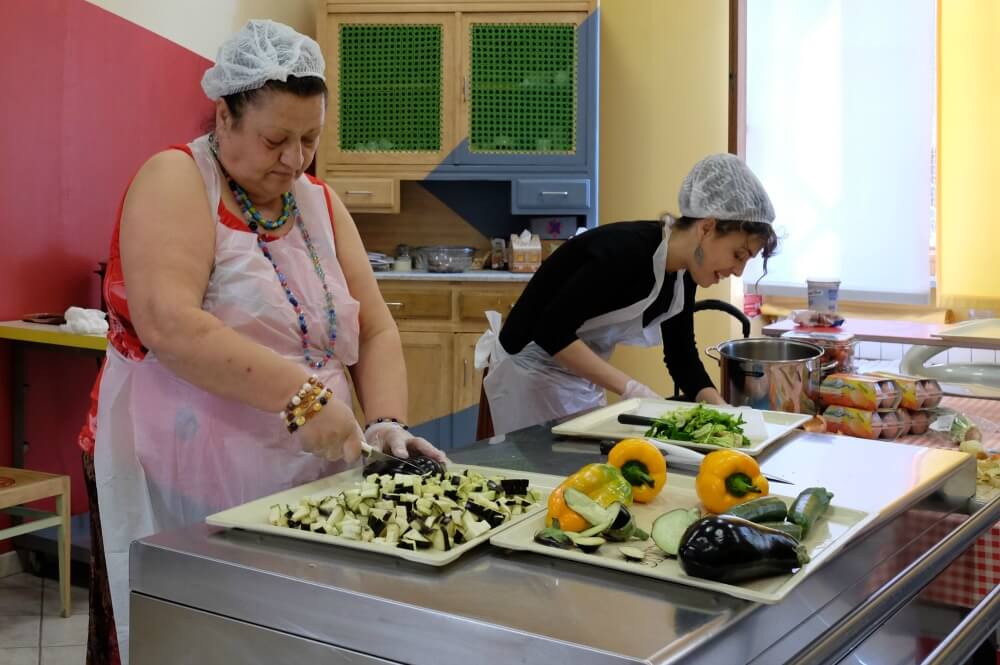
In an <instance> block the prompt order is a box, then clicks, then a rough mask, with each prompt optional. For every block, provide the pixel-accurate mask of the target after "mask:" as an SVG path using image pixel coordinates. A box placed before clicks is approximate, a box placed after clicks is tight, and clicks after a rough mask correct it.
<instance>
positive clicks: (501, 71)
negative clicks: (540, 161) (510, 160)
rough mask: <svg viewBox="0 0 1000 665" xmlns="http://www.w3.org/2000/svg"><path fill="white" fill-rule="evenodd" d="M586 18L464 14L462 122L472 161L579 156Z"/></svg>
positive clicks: (565, 15)
mask: <svg viewBox="0 0 1000 665" xmlns="http://www.w3.org/2000/svg"><path fill="white" fill-rule="evenodd" d="M585 17H586V15H585V14H574V13H561V14H505V15H492V16H488V17H487V16H482V15H471V16H470V15H466V17H465V20H464V21H463V25H462V31H463V39H464V40H465V43H464V44H463V50H464V51H465V55H466V58H467V59H466V68H465V72H464V79H463V86H464V90H463V99H464V101H465V105H464V109H463V117H464V121H465V126H464V127H463V129H465V130H466V134H465V135H466V136H467V137H468V144H467V148H468V153H469V156H470V157H475V156H482V157H483V158H484V159H483V161H494V160H490V159H489V158H488V156H489V155H496V156H503V155H509V156H516V155H520V156H534V157H544V156H566V155H575V154H577V152H578V149H579V146H578V140H577V139H578V137H577V134H578V132H577V128H578V126H579V124H578V123H579V120H580V119H579V117H578V107H579V105H578V102H579V95H580V82H581V81H580V76H579V72H580V62H579V59H580V56H579V54H580V48H579V43H578V41H579V37H578V30H577V26H578V25H579V23H580V22H581V21H582V20H583V19H584V18H585Z"/></svg>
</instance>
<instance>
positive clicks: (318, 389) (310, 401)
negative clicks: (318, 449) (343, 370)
mask: <svg viewBox="0 0 1000 665" xmlns="http://www.w3.org/2000/svg"><path fill="white" fill-rule="evenodd" d="M329 398H330V391H329V390H328V389H327V387H326V386H325V385H323V383H322V382H320V380H319V377H318V376H316V375H315V374H313V375H312V376H310V377H309V380H308V381H306V382H305V383H303V384H302V387H301V388H299V390H298V392H296V393H295V394H294V395H292V398H291V399H290V400H288V404H287V405H286V406H285V410H284V411H282V412H281V414H280V416H281V419H282V420H283V421H284V422H285V427H286V428H287V429H288V431H289V432H294V431H295V430H297V429H298V428H300V427H302V426H303V425H305V424H306V421H307V420H309V419H310V418H312V417H313V416H315V415H316V414H317V413H319V411H320V409H322V408H323V407H324V406H326V404H327V402H329V401H330V399H329Z"/></svg>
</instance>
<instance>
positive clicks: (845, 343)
mask: <svg viewBox="0 0 1000 665" xmlns="http://www.w3.org/2000/svg"><path fill="white" fill-rule="evenodd" d="M782 337H783V338H787V339H797V340H799V341H800V342H809V343H810V344H815V345H816V346H818V347H820V348H821V349H823V357H822V359H821V362H822V363H823V377H824V378H826V377H827V376H828V375H830V374H838V373H848V374H849V373H851V372H853V371H854V346H855V344H856V342H855V340H854V334H853V333H849V332H836V333H831V332H805V331H803V332H799V331H797V330H789V331H788V332H786V333H785V334H783V335H782ZM833 362H835V363H836V364H835V365H833V366H832V367H830V366H829V365H830V363H833Z"/></svg>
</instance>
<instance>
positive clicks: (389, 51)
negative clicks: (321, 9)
mask: <svg viewBox="0 0 1000 665" xmlns="http://www.w3.org/2000/svg"><path fill="white" fill-rule="evenodd" d="M453 20H454V19H453V17H451V16H448V15H442V14H437V15H433V14H431V15H420V14H405V15H378V16H377V17H372V16H351V15H334V16H331V17H330V22H331V23H332V25H330V26H329V30H330V34H331V36H334V44H335V49H334V53H333V56H334V58H335V59H336V61H335V62H334V63H328V69H327V71H330V70H334V71H335V72H336V78H337V80H336V86H335V87H333V88H332V91H331V97H332V100H331V101H334V103H333V104H331V107H332V109H331V110H332V113H333V116H334V117H333V118H332V119H333V120H334V122H333V123H331V124H332V126H333V127H332V128H331V135H328V137H327V141H328V142H329V143H331V144H332V146H331V148H332V150H331V155H330V159H331V160H332V161H334V162H338V163H362V164H379V163H385V164H399V163H413V164H435V163H437V162H438V161H440V160H441V159H442V158H443V157H444V156H445V155H447V154H448V152H450V150H451V149H452V147H453V146H452V140H453V138H452V137H453V135H454V133H453V131H452V127H453V124H454V123H453V120H452V118H453V117H454V113H453V107H454V101H453V98H454V87H455V86H454V82H453V81H451V80H447V78H446V77H447V73H448V72H450V71H452V66H451V58H452V57H453V55H452V53H453V48H452V40H453V32H454V31H453V28H452V23H453ZM331 65H332V66H331Z"/></svg>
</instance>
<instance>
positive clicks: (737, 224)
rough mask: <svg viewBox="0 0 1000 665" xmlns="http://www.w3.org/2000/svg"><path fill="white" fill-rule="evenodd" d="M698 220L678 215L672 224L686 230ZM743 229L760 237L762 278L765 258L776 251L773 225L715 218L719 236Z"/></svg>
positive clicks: (764, 273)
mask: <svg viewBox="0 0 1000 665" xmlns="http://www.w3.org/2000/svg"><path fill="white" fill-rule="evenodd" d="M698 221H700V220H699V218H697V217H678V218H676V219H674V223H673V226H674V228H676V229H680V230H682V231H683V230H686V229H689V228H691V227H692V226H694V225H695V223H696V222H698ZM738 231H743V232H745V233H746V234H747V235H750V236H755V237H757V238H760V239H761V241H762V242H763V246H762V247H761V250H760V255H761V256H762V257H763V258H764V272H763V274H762V275H761V279H763V277H764V275H766V274H767V260H768V259H769V258H771V257H772V256H774V255H775V254H776V253H777V252H778V234H777V233H775V232H774V227H773V226H771V225H770V224H768V223H767V222H747V221H745V220H742V219H717V220H715V232H716V233H718V234H719V235H720V236H724V235H728V234H730V233H736V232H738Z"/></svg>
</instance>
